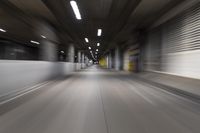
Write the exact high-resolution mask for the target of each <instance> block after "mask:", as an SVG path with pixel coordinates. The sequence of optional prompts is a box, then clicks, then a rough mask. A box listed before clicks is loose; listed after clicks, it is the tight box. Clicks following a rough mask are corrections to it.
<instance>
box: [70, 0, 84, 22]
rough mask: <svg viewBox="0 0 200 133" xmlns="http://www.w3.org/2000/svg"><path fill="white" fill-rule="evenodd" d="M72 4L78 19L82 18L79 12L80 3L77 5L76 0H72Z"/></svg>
mask: <svg viewBox="0 0 200 133" xmlns="http://www.w3.org/2000/svg"><path fill="white" fill-rule="evenodd" d="M70 4H71V6H72V9H73V11H74V14H75V16H76V19H78V20H80V19H81V14H80V12H79V9H78V5H77V3H76V1H74V0H72V1H70Z"/></svg>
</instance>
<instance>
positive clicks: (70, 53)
mask: <svg viewBox="0 0 200 133" xmlns="http://www.w3.org/2000/svg"><path fill="white" fill-rule="evenodd" d="M74 56H75V49H74V45H73V44H70V45H69V46H68V49H67V61H68V62H73V63H74Z"/></svg>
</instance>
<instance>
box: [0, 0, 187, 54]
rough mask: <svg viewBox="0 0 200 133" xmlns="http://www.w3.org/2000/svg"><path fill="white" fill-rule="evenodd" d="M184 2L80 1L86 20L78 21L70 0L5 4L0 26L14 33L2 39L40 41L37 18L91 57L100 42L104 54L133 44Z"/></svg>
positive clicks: (15, 0) (20, 0) (17, 0)
mask: <svg viewBox="0 0 200 133" xmlns="http://www.w3.org/2000/svg"><path fill="white" fill-rule="evenodd" d="M182 1H183V0H76V2H77V4H78V7H79V10H80V14H81V17H82V20H77V19H76V18H75V15H74V13H73V11H72V8H71V6H70V0H1V1H0V7H1V9H0V15H1V21H0V24H1V26H3V27H4V28H5V29H8V30H9V31H10V32H8V33H6V34H1V36H6V35H7V36H8V35H9V36H11V37H12V38H16V40H20V41H24V42H28V40H30V39H36V40H37V38H38V36H36V35H35V34H33V30H34V27H32V26H31V25H30V22H31V21H32V19H33V18H34V19H42V20H44V21H46V22H48V23H50V24H51V25H52V26H53V27H54V28H55V29H56V31H57V34H58V35H59V37H60V39H61V40H62V44H65V43H66V44H68V43H70V42H71V43H74V44H75V45H76V47H77V48H78V49H80V50H84V51H86V52H88V54H89V50H88V46H90V47H92V49H93V50H95V49H96V48H97V45H96V44H97V43H98V42H99V43H100V44H101V46H100V47H98V48H99V50H100V51H99V52H100V53H101V54H103V53H105V51H106V50H108V49H110V48H112V47H114V46H115V45H116V44H121V43H122V42H124V43H125V42H127V41H130V39H131V38H133V36H134V34H135V33H136V32H138V31H140V30H141V29H144V28H146V27H148V26H149V25H150V24H152V22H154V21H155V20H156V19H158V18H159V17H160V16H161V15H162V14H164V13H165V12H166V11H168V10H169V9H171V8H172V7H173V6H175V5H176V4H178V3H180V2H182ZM13 12H14V14H13ZM98 28H101V29H102V36H101V37H98V36H97V29H98ZM27 33H29V34H27ZM85 37H87V38H88V39H89V43H86V42H85V40H84V38H85Z"/></svg>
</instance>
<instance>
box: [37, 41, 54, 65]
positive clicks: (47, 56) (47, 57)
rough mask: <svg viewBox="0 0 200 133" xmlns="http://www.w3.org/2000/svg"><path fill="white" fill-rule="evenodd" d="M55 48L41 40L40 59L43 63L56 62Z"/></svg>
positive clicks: (52, 44)
mask: <svg viewBox="0 0 200 133" xmlns="http://www.w3.org/2000/svg"><path fill="white" fill-rule="evenodd" d="M56 52H57V47H56V44H54V43H52V42H50V41H48V40H43V41H42V45H41V58H42V60H44V61H56V60H57V53H56Z"/></svg>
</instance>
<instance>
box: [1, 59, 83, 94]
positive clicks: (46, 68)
mask: <svg viewBox="0 0 200 133" xmlns="http://www.w3.org/2000/svg"><path fill="white" fill-rule="evenodd" d="M80 68H81V64H78V63H67V62H46V61H8V60H0V96H2V95H4V94H7V93H10V92H12V91H18V90H19V91H20V90H21V89H23V88H28V87H30V86H33V85H35V84H38V83H41V82H44V81H46V80H50V79H53V78H56V77H58V76H65V75H68V74H70V73H71V72H74V71H75V70H79V69H80Z"/></svg>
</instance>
